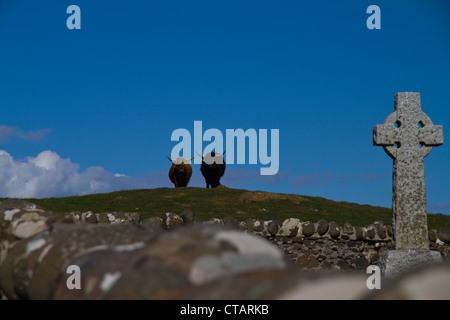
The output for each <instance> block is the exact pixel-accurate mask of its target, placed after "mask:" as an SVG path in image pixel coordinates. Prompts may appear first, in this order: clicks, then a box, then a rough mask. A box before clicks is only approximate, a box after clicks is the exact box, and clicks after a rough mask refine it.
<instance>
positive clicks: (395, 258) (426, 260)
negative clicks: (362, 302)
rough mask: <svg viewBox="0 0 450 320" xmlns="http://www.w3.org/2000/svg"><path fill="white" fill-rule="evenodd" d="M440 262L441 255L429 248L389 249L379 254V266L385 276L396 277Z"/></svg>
mask: <svg viewBox="0 0 450 320" xmlns="http://www.w3.org/2000/svg"><path fill="white" fill-rule="evenodd" d="M439 263H442V256H441V254H440V253H439V252H437V251H431V250H390V251H384V252H382V253H381V254H380V259H379V266H380V270H381V273H382V275H383V276H384V277H385V278H396V277H398V276H400V275H402V274H405V273H407V272H410V271H413V270H417V269H421V268H424V267H427V266H429V265H432V264H439Z"/></svg>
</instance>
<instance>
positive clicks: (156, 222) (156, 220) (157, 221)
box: [141, 217, 163, 227]
mask: <svg viewBox="0 0 450 320" xmlns="http://www.w3.org/2000/svg"><path fill="white" fill-rule="evenodd" d="M141 223H142V224H143V225H149V226H158V227H162V224H163V219H162V218H160V217H148V218H146V219H144V220H142V222H141Z"/></svg>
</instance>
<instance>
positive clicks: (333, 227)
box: [329, 221, 341, 239]
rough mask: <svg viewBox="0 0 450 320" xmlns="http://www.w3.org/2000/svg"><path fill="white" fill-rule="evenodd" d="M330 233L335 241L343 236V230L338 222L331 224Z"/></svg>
mask: <svg viewBox="0 0 450 320" xmlns="http://www.w3.org/2000/svg"><path fill="white" fill-rule="evenodd" d="M329 233H330V236H331V237H332V238H333V239H337V238H339V236H340V235H341V228H340V227H339V226H338V224H337V223H336V222H334V221H331V222H330V230H329Z"/></svg>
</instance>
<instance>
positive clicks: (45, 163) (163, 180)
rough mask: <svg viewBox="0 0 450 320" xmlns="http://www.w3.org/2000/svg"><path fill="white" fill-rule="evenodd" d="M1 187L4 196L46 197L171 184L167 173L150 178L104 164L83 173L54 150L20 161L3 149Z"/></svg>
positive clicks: (0, 151) (155, 173)
mask: <svg viewBox="0 0 450 320" xmlns="http://www.w3.org/2000/svg"><path fill="white" fill-rule="evenodd" d="M0 186H1V188H0V197H8V198H46V197H63V196H72V195H84V194H91V193H103V192H112V191H118V190H127V189H140V188H154V187H170V186H171V185H170V181H169V179H168V177H167V173H166V172H164V173H163V172H154V173H152V174H149V175H148V176H146V177H128V176H126V175H123V174H114V173H111V172H109V171H107V170H105V169H103V168H101V167H89V168H87V169H86V170H85V171H83V172H80V166H79V164H77V163H74V162H72V161H71V160H70V159H63V158H61V157H60V156H59V155H58V154H57V153H56V152H53V151H48V150H47V151H42V152H41V153H39V154H38V155H37V156H36V157H27V158H26V159H25V160H22V161H17V160H15V159H14V158H13V157H12V156H11V155H10V154H9V153H8V152H6V151H4V150H0Z"/></svg>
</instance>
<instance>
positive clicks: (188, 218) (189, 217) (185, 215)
mask: <svg viewBox="0 0 450 320" xmlns="http://www.w3.org/2000/svg"><path fill="white" fill-rule="evenodd" d="M180 217H181V219H183V222H184V224H188V223H193V222H194V212H192V210H184V211H183V212H182V213H180Z"/></svg>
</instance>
